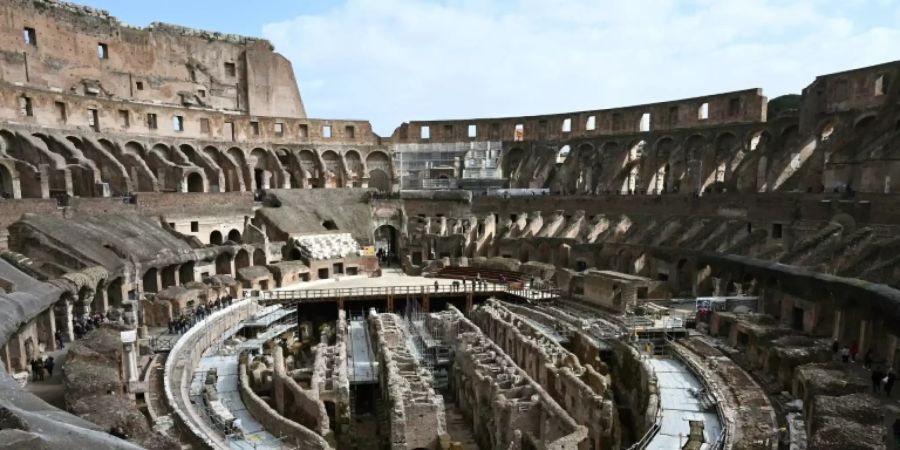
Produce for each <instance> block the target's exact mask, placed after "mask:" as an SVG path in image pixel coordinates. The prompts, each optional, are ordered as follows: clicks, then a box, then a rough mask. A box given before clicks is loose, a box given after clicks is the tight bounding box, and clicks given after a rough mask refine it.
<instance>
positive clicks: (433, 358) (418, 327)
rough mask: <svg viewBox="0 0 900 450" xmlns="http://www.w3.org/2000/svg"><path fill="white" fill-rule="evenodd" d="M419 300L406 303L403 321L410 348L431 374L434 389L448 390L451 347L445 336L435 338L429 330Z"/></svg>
mask: <svg viewBox="0 0 900 450" xmlns="http://www.w3.org/2000/svg"><path fill="white" fill-rule="evenodd" d="M427 316H428V313H425V312H424V311H422V307H421V305H420V304H419V302H418V300H409V301H407V302H406V310H405V311H404V313H403V316H402V319H403V323H404V326H405V327H406V335H407V339H408V340H409V347H410V349H411V350H412V351H413V353H415V355H416V359H418V361H419V365H420V366H422V367H425V368H427V369H428V371H429V372H430V373H431V375H432V378H433V381H434V387H435V388H437V389H441V390H443V389H446V388H447V387H448V386H449V383H450V366H451V364H452V362H453V357H452V354H451V347H450V345H449V344H448V342H447V340H445V339H441V338H442V337H443V336H438V337H435V336H433V335H432V333H431V330H429V329H428V326H427V323H426V320H425V319H426V317H427Z"/></svg>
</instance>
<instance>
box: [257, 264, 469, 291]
mask: <svg viewBox="0 0 900 450" xmlns="http://www.w3.org/2000/svg"><path fill="white" fill-rule="evenodd" d="M435 281H437V282H438V284H440V285H441V286H449V285H452V284H453V282H454V281H459V280H455V279H451V278H426V277H420V276H412V275H406V274H404V273H403V272H402V271H400V270H399V269H385V270H384V271H383V272H382V275H381V276H380V277H371V278H370V277H367V276H365V275H354V276H343V277H340V278H329V279H327V280H316V281H303V282H299V283H294V284H290V285H287V286H284V287H280V288H278V289H275V290H276V291H303V290H309V289H335V288H358V287H386V286H434V282H435Z"/></svg>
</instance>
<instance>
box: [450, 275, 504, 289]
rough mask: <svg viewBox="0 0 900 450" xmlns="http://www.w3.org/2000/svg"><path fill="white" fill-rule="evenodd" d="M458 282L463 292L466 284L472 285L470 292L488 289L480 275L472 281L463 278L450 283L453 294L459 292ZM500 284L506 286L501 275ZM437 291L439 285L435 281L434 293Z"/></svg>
mask: <svg viewBox="0 0 900 450" xmlns="http://www.w3.org/2000/svg"><path fill="white" fill-rule="evenodd" d="M460 282H462V290H463V291H466V290H468V286H467V283H472V290H473V291H475V290H478V289H479V288H480V289H487V287H488V282H487V280H483V279H481V274H480V273H479V274H477V275H476V276H475V278H473V279H468V278H463V279H462V280H455V281H453V283H451V286H452V288H453V291H455V292H458V291H459V287H460ZM500 284H506V278H505V277H504V276H503V275H500ZM439 289H440V284H439V283H438V282H437V281H435V282H434V292H437V291H438V290H439Z"/></svg>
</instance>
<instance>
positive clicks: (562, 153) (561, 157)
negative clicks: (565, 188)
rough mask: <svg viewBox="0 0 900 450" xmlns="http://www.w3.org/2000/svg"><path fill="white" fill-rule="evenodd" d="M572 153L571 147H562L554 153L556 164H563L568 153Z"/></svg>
mask: <svg viewBox="0 0 900 450" xmlns="http://www.w3.org/2000/svg"><path fill="white" fill-rule="evenodd" d="M571 151H572V147H569V146H568V145H563V146H562V148H560V149H559V151H558V152H556V164H564V163H565V162H566V159H568V157H569V153H570V152H571Z"/></svg>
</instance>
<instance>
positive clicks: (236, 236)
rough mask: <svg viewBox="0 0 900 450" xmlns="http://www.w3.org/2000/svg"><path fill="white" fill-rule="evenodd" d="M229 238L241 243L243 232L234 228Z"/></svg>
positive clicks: (229, 233)
mask: <svg viewBox="0 0 900 450" xmlns="http://www.w3.org/2000/svg"><path fill="white" fill-rule="evenodd" d="M228 240H229V241H231V242H234V243H237V244H240V243H241V232H240V231H238V230H235V229H232V230H231V231H229V232H228Z"/></svg>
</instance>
